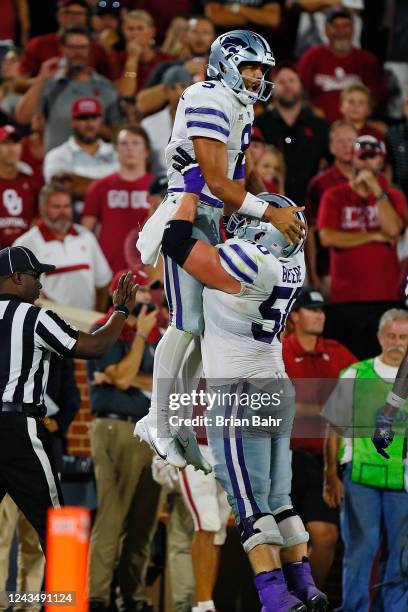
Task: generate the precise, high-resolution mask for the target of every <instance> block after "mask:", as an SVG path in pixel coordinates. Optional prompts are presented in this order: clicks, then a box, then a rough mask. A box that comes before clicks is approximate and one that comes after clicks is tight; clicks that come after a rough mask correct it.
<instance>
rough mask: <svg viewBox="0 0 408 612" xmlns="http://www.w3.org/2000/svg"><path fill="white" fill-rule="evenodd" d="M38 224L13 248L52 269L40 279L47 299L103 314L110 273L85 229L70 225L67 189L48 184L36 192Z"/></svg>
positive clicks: (99, 250) (106, 300) (71, 213)
mask: <svg viewBox="0 0 408 612" xmlns="http://www.w3.org/2000/svg"><path fill="white" fill-rule="evenodd" d="M39 201H40V206H39V212H40V217H41V218H40V221H39V223H38V225H36V226H34V227H32V228H31V229H30V230H29V231H28V232H26V233H25V234H23V235H22V236H21V237H20V238H19V239H18V240H17V241H16V242H15V245H16V246H24V247H28V248H29V249H30V250H32V251H33V253H34V254H35V255H36V256H38V257H39V258H43V260H44V261H45V262H52V263H53V265H54V266H55V270H52V271H51V272H50V273H49V274H45V275H44V277H43V279H42V287H43V289H42V290H43V293H44V295H45V297H47V298H48V299H51V300H54V301H55V302H58V303H60V304H66V305H69V306H75V307H77V308H84V309H87V310H89V309H94V310H98V311H100V312H104V311H105V310H106V307H107V302H108V285H109V283H110V281H111V278H112V272H111V269H110V267H109V264H108V262H107V261H106V259H105V256H104V255H103V253H102V250H101V248H100V246H99V244H98V241H97V240H96V238H95V236H94V235H93V234H92V232H90V231H89V230H87V229H85V228H84V227H81V226H80V225H77V224H76V223H73V222H72V219H73V211H72V204H71V196H70V193H69V191H68V190H66V189H65V188H64V187H62V186H61V185H58V184H53V183H50V184H49V185H46V186H45V187H43V189H42V190H41V192H40V198H39Z"/></svg>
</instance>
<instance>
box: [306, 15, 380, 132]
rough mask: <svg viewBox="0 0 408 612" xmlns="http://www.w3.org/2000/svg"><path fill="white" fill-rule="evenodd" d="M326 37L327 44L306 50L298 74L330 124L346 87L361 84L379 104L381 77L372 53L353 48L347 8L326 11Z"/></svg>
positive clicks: (337, 116)
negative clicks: (365, 86)
mask: <svg viewBox="0 0 408 612" xmlns="http://www.w3.org/2000/svg"><path fill="white" fill-rule="evenodd" d="M326 36H327V38H328V40H329V44H328V45H317V46H315V47H312V48H311V49H308V50H307V51H306V53H304V54H303V55H302V57H301V58H300V61H299V64H298V71H299V76H300V78H301V79H302V81H303V83H304V85H305V88H306V90H307V91H308V93H309V96H310V101H311V103H312V104H313V106H317V107H318V108H320V109H321V110H322V111H323V112H324V115H325V117H326V119H327V120H328V121H329V122H330V123H331V122H333V121H335V120H336V119H339V118H340V117H341V113H340V93H341V91H342V90H343V89H344V88H345V87H347V85H351V84H353V83H361V82H362V83H364V85H367V87H368V88H369V90H370V92H371V95H372V96H373V100H374V102H375V103H378V102H379V101H380V100H381V99H382V97H383V95H384V76H383V72H382V69H381V66H380V64H379V62H378V59H377V58H376V57H375V55H374V54H373V53H370V51H366V50H365V49H357V48H356V47H353V18H352V15H351V13H350V11H349V10H348V9H347V8H345V7H343V6H335V7H332V8H330V9H329V10H328V12H327V16H326Z"/></svg>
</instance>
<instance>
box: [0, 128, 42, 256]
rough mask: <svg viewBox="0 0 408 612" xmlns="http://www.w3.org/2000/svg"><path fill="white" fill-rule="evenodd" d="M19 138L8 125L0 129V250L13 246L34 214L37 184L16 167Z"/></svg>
mask: <svg viewBox="0 0 408 612" xmlns="http://www.w3.org/2000/svg"><path fill="white" fill-rule="evenodd" d="M21 139H22V134H20V133H19V132H18V131H17V130H16V128H15V127H13V126H12V125H3V126H1V127H0V249H3V248H4V247H7V246H10V245H11V244H13V242H14V240H16V238H18V237H19V236H21V234H23V233H24V232H26V231H27V230H28V229H29V227H30V225H31V223H32V222H33V220H34V218H35V217H36V215H37V197H38V193H39V191H40V189H41V184H40V183H39V182H38V180H37V179H35V178H34V177H33V175H32V174H28V173H27V171H30V168H29V167H28V166H26V165H24V167H23V166H22V165H20V159H21V152H22V145H21Z"/></svg>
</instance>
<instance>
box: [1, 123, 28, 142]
mask: <svg viewBox="0 0 408 612" xmlns="http://www.w3.org/2000/svg"><path fill="white" fill-rule="evenodd" d="M22 138H23V135H22V133H21V132H19V131H18V129H17V128H15V127H14V125H2V126H1V127H0V142H5V141H6V140H8V139H10V140H13V141H14V142H20V140H21V139H22Z"/></svg>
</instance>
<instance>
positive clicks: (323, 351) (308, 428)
mask: <svg viewBox="0 0 408 612" xmlns="http://www.w3.org/2000/svg"><path fill="white" fill-rule="evenodd" d="M324 306H325V303H324V298H323V296H322V294H321V293H319V292H318V291H314V290H308V289H303V290H302V291H301V293H300V294H299V296H298V299H297V300H296V302H295V305H294V307H293V309H292V312H291V314H290V320H291V323H292V325H293V327H294V333H291V334H290V335H289V336H286V337H285V338H284V339H283V341H282V350H283V360H284V363H285V369H286V372H287V374H288V376H289V378H291V380H292V382H293V383H294V385H295V388H296V418H295V424H294V428H293V433H292V444H291V446H292V472H293V477H292V499H293V500H294V505H295V507H296V508H297V510H298V512H299V514H300V516H301V517H302V520H303V521H304V523H305V524H306V528H307V530H308V532H309V534H310V555H309V558H310V563H311V566H312V571H313V577H314V579H315V581H316V584H317V585H318V586H319V588H322V587H323V586H324V583H325V580H326V578H327V575H328V573H329V571H330V567H331V565H332V563H333V558H334V552H335V548H336V543H337V540H338V522H339V514H338V509H337V508H336V509H333V508H329V506H327V504H326V503H325V502H324V501H323V496H322V491H323V441H324V430H325V426H324V424H323V421H322V419H321V417H320V411H321V408H322V406H323V404H324V402H325V401H326V400H327V398H328V397H329V395H330V393H331V391H332V389H333V388H334V386H335V384H336V382H337V377H338V375H339V373H340V371H341V370H343V369H344V368H346V367H348V366H349V365H350V364H352V363H354V362H355V361H356V358H355V357H354V355H353V354H352V353H350V351H349V350H347V349H346V347H345V346H343V345H342V344H340V343H339V342H336V341H335V340H326V339H325V338H323V337H322V333H323V328H324V323H325V318H326V317H325V314H324V310H323V308H324Z"/></svg>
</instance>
